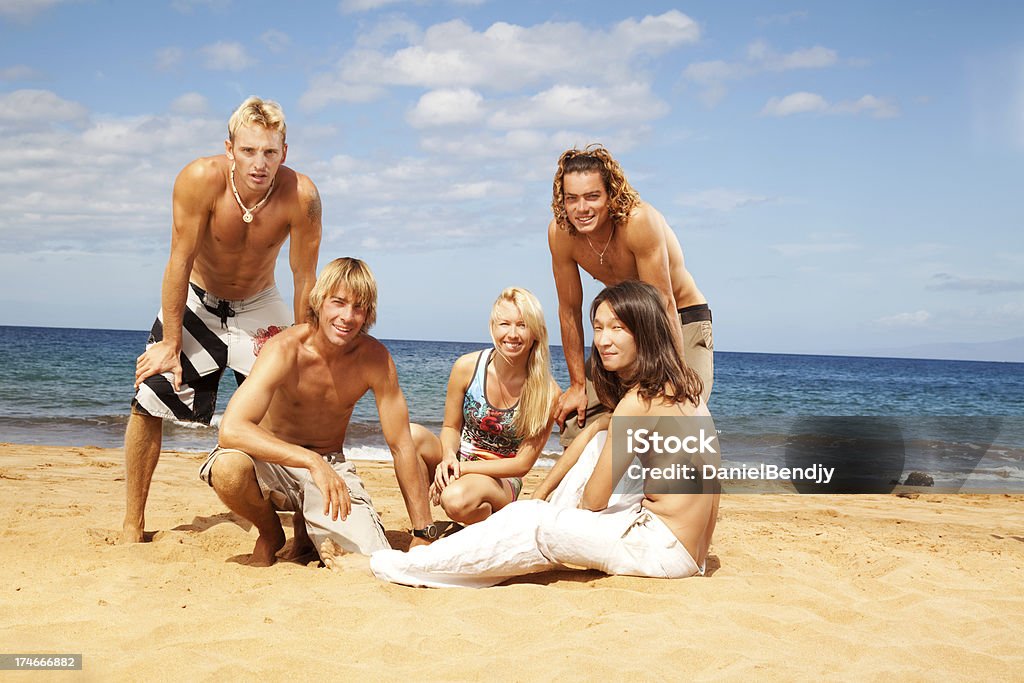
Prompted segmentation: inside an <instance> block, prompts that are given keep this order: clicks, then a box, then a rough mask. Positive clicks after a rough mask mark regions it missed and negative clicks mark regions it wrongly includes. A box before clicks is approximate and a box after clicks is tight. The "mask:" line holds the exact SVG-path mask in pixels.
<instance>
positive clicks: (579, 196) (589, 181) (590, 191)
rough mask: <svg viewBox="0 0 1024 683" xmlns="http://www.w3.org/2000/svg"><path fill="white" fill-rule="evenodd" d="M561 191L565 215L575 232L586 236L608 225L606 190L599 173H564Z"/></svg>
mask: <svg viewBox="0 0 1024 683" xmlns="http://www.w3.org/2000/svg"><path fill="white" fill-rule="evenodd" d="M562 191H563V193H564V196H565V213H566V215H567V217H568V219H569V222H570V223H571V224H572V226H573V227H574V228H576V230H578V231H579V232H581V233H584V234H588V233H593V232H594V231H596V230H601V229H602V228H604V227H605V226H606V225H608V223H609V218H608V190H607V188H605V186H604V180H602V179H601V174H600V173H594V172H587V173H566V174H565V176H563V178H562Z"/></svg>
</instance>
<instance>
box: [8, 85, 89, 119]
mask: <svg viewBox="0 0 1024 683" xmlns="http://www.w3.org/2000/svg"><path fill="white" fill-rule="evenodd" d="M87 114H88V110H87V109H86V108H85V107H83V106H82V105H81V104H79V103H78V102H71V101H70V100H65V99H64V98H62V97H60V96H58V95H57V94H55V93H53V92H51V91H49V90H15V91H14V92H10V93H4V94H0V126H3V127H8V126H12V127H17V128H26V127H27V128H33V129H38V128H40V127H45V126H49V125H51V124H54V123H76V122H77V123H81V122H83V121H84V120H85V118H86V116H87Z"/></svg>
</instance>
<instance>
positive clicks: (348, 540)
mask: <svg viewBox="0 0 1024 683" xmlns="http://www.w3.org/2000/svg"><path fill="white" fill-rule="evenodd" d="M232 450H235V449H227V448H221V447H220V446H218V447H217V448H214V449H213V451H212V452H211V453H210V456H209V457H208V458H207V459H206V462H205V463H203V466H202V468H201V469H200V470H199V478H200V479H202V480H203V481H205V482H206V483H207V484H209V485H210V486H211V487H212V486H214V482H213V479H212V476H211V473H212V470H213V463H214V462H215V461H216V460H217V458H218V457H219V456H220V455H221V454H222V453H226V452H228V451H232ZM235 452H237V453H242V455H244V456H246V457H247V458H249V460H251V461H252V463H253V468H254V469H255V470H256V481H257V482H259V485H260V491H261V492H262V493H263V498H264V500H269V501H270V504H271V505H273V506H274V508H275V509H277V510H282V511H286V512H295V513H296V514H301V515H302V517H303V520H304V521H305V523H306V533H308V534H309V538H310V540H311V541H312V542H313V545H314V547H315V548H316V549H317V552H320V545H321V544H322V543H323V542H324V541H325V540H327V539H328V538H330V539H331V540H333V541H334V542H335V543H337V544H338V545H339V546H341V547H342V548H343V549H344V550H346V551H348V552H352V553H360V554H362V555H369V554H370V553H372V552H374V551H375V550H383V549H386V548H390V547H391V546H390V545H389V544H388V539H387V536H385V534H384V525H383V524H382V523H381V521H380V516H379V515H378V514H377V511H376V510H374V509H373V502H372V501H371V500H370V494H369V493H367V491H366V487H365V486H363V481H362V479H360V478H359V475H358V474H356V468H355V465H353V464H352V463H351V462H348V461H347V460H345V456H344V455H343V454H341V453H331V454H329V455H325V456H323V457H324V459H325V460H327V462H329V463H330V465H331V468H332V469H333V470H334V471H335V472H337V473H338V475H339V476H341V478H342V479H343V480H344V481H345V484H346V486H348V491H349V494H348V495H349V498H350V499H351V501H352V511H351V512H350V513H349V515H348V517H346V518H345V519H341V518H340V517H339V518H338V519H331V517H330V515H325V514H324V498H323V495H322V494H321V493H320V489H319V488H318V487H317V485H316V484H315V483H313V478H312V476H311V475H310V472H309V470H307V469H306V468H304V467H287V466H285V465H277V464H273V463H268V462H263V461H262V460H257V459H255V458H253V457H252V456H250V455H249V454H248V453H244V452H243V451H235Z"/></svg>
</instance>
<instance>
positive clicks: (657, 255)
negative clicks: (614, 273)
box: [623, 204, 685, 358]
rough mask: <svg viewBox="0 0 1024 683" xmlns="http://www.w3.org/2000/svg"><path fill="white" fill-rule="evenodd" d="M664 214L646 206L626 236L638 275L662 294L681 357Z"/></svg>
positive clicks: (680, 330)
mask: <svg viewBox="0 0 1024 683" xmlns="http://www.w3.org/2000/svg"><path fill="white" fill-rule="evenodd" d="M670 229H671V228H669V227H668V224H667V223H666V222H665V219H664V218H663V217H662V215H661V214H660V213H658V212H657V211H656V210H654V207H652V206H650V205H646V204H645V205H643V206H641V207H640V208H639V209H637V211H635V212H634V213H633V215H632V216H630V219H629V229H628V230H624V231H623V232H624V233H625V235H626V246H627V247H628V248H629V250H630V251H631V252H632V253H633V258H634V259H635V260H636V272H637V276H638V278H639V279H640V280H641V281H642V282H646V283H647V284H649V285H653V286H654V287H655V289H657V290H658V293H659V294H661V301H662V304H664V306H665V312H666V313H667V314H668V320H669V323H670V326H669V327H670V329H671V330H672V339H673V341H674V342H675V346H676V352H677V353H678V354H679V357H680V358H685V354H684V353H683V348H684V347H683V328H682V325H680V324H679V314H678V312H677V311H676V295H675V292H674V291H673V289H672V274H671V271H670V270H669V262H668V244H667V243H666V242H665V231H666V230H670Z"/></svg>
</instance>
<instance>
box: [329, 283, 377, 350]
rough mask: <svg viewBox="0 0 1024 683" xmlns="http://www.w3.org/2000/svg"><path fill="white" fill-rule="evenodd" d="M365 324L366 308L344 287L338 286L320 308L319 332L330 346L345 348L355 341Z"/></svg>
mask: <svg viewBox="0 0 1024 683" xmlns="http://www.w3.org/2000/svg"><path fill="white" fill-rule="evenodd" d="M365 323H366V307H365V306H363V305H361V304H359V303H358V302H357V299H356V297H355V296H354V295H353V294H352V292H351V291H350V290H349V289H348V287H346V286H345V285H339V286H338V287H337V288H336V289H335V290H334V293H332V294H331V295H330V296H328V297H327V298H326V299H324V303H323V306H321V307H320V319H319V324H320V331H321V332H322V333H323V335H324V337H325V338H326V339H327V341H329V342H330V343H331V344H334V345H335V346H345V345H346V344H349V343H351V342H352V341H353V340H355V339H356V338H357V337H358V336H359V333H360V332H361V331H362V329H363V325H364V324H365Z"/></svg>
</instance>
